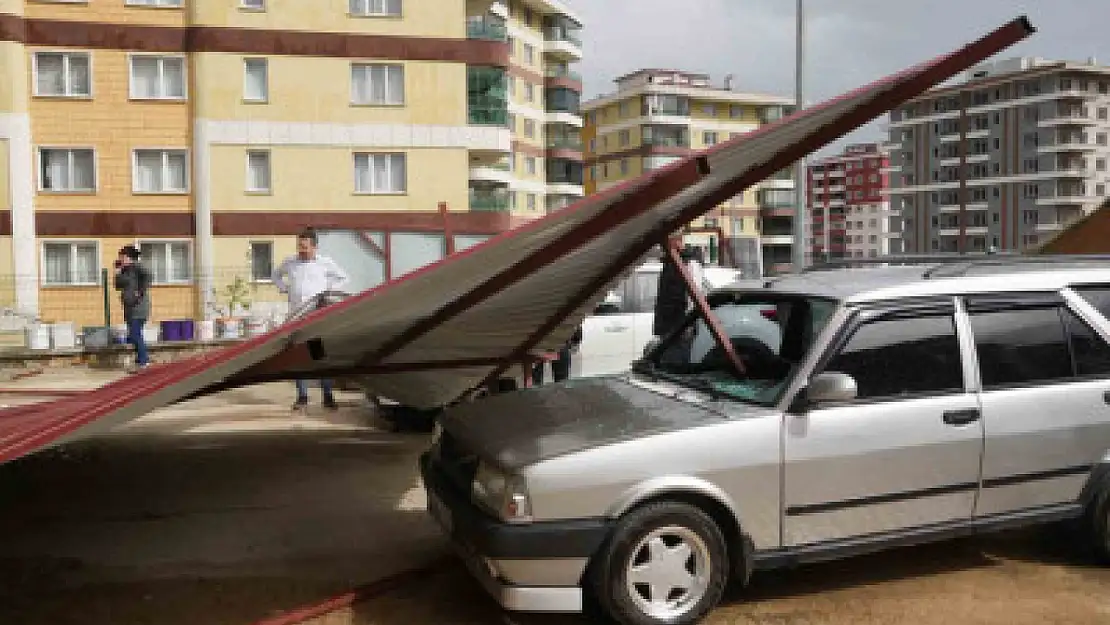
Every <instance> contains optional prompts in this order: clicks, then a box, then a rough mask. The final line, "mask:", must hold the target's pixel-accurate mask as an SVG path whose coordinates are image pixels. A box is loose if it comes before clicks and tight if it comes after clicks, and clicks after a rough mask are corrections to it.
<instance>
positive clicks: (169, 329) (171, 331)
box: [160, 321, 181, 342]
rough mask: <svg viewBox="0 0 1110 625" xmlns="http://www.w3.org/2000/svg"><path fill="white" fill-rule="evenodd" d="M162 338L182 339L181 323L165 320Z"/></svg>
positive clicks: (162, 327) (162, 326) (170, 339)
mask: <svg viewBox="0 0 1110 625" xmlns="http://www.w3.org/2000/svg"><path fill="white" fill-rule="evenodd" d="M160 326H161V329H162V340H163V341H166V342H170V341H180V340H181V324H179V323H178V322H176V321H163V322H162V323H161V324H160Z"/></svg>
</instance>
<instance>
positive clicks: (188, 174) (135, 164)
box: [131, 146, 193, 195]
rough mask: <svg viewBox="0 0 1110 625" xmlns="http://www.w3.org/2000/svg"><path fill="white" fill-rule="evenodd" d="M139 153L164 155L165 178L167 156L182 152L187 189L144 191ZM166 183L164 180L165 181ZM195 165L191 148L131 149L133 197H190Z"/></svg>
mask: <svg viewBox="0 0 1110 625" xmlns="http://www.w3.org/2000/svg"><path fill="white" fill-rule="evenodd" d="M139 152H161V153H162V176H163V178H164V177H165V174H166V165H167V156H168V155H169V154H170V153H171V152H181V153H182V154H184V155H185V188H184V189H182V190H176V189H175V190H166V189H164V188H163V189H161V190H159V191H143V190H140V189H139V188H138V187H139V176H138V175H137V174H138V170H139ZM163 182H164V180H163ZM163 186H164V185H163ZM192 187H193V163H192V153H191V152H190V150H189V148H181V147H165V146H139V147H134V148H131V194H132V195H189V194H190V193H192V191H193V189H192Z"/></svg>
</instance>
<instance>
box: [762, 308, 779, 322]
mask: <svg viewBox="0 0 1110 625" xmlns="http://www.w3.org/2000/svg"><path fill="white" fill-rule="evenodd" d="M759 314H761V315H763V318H764V319H770V320H771V321H774V320H775V319H777V318H778V316H779V313H778V311H777V310H775V309H774V308H764V309H763V310H760V311H759Z"/></svg>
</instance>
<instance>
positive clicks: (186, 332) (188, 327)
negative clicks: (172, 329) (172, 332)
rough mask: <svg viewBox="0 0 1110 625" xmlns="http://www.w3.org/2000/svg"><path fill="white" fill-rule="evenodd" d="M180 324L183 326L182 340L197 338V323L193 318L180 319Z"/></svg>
mask: <svg viewBox="0 0 1110 625" xmlns="http://www.w3.org/2000/svg"><path fill="white" fill-rule="evenodd" d="M177 323H178V324H180V326H181V340H182V341H193V340H195V339H196V324H195V323H193V320H192V319H178V321H177Z"/></svg>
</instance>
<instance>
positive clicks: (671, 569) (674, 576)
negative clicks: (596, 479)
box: [592, 502, 729, 625]
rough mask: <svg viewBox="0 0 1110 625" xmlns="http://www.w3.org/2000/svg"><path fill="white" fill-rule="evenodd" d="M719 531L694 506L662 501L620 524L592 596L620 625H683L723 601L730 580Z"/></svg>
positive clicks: (597, 570) (596, 571) (602, 556)
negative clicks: (722, 597)
mask: <svg viewBox="0 0 1110 625" xmlns="http://www.w3.org/2000/svg"><path fill="white" fill-rule="evenodd" d="M727 554H728V549H727V546H726V544H725V539H724V536H723V535H722V534H721V530H720V528H718V527H717V524H716V523H715V522H714V521H713V519H712V518H710V517H709V515H707V514H705V513H704V512H702V511H701V510H699V509H698V508H695V507H693V506H690V505H687V504H683V503H676V502H660V503H654V504H648V505H646V506H644V507H642V508H638V509H636V510H633V511H632V512H630V513H629V514H628V515H626V516H625V517H624V518H622V519H621V520H620V522H619V523H618V525H617V528H616V530H615V531H614V533H613V536H612V538H611V539H610V540H609V541H608V542H607V544H606V546H605V547H604V548H603V549H602V551H601V553H599V554H598V556H597V561H596V562H595V563H594V567H593V576H592V577H593V579H592V587H593V588H592V590H593V592H594V597H595V598H596V600H597V601H598V603H599V604H600V605H601V607H602V608H603V609H604V610H605V612H607V613H608V614H609V615H610V616H611V617H612V618H613V619H614V620H616V621H617V622H619V623H621V624H622V625H687V624H691V623H696V622H698V621H700V620H701V619H702V618H703V617H704V616H705V615H706V614H707V613H708V612H709V611H710V610H712V609H713V607H714V606H716V605H717V603H718V602H719V601H720V600H721V595H722V594H724V589H725V586H726V584H727V582H728V577H729V562H728V555H727Z"/></svg>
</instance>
